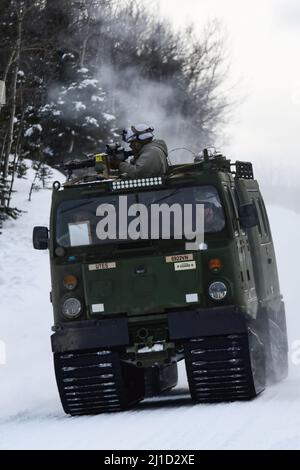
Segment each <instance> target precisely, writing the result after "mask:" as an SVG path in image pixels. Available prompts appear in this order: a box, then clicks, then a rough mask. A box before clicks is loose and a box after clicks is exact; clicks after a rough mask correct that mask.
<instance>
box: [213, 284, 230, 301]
mask: <svg viewBox="0 0 300 470" xmlns="http://www.w3.org/2000/svg"><path fill="white" fill-rule="evenodd" d="M227 293H228V289H227V286H226V284H224V282H221V281H217V282H213V283H212V284H210V286H209V289H208V294H209V296H210V297H211V298H212V299H213V300H223V299H225V297H226V295H227Z"/></svg>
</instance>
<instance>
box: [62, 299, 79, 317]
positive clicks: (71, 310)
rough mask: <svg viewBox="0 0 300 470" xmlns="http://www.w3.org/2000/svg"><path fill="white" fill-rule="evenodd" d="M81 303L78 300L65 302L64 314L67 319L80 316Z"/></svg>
mask: <svg viewBox="0 0 300 470" xmlns="http://www.w3.org/2000/svg"><path fill="white" fill-rule="evenodd" d="M80 312H81V303H80V301H79V300H78V299H75V298H70V299H67V300H65V301H64V303H63V306H62V313H63V314H64V316H65V317H67V318H76V317H78V316H79V315H80Z"/></svg>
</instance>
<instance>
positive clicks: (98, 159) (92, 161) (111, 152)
mask: <svg viewBox="0 0 300 470" xmlns="http://www.w3.org/2000/svg"><path fill="white" fill-rule="evenodd" d="M132 155H133V153H132V152H131V151H127V150H125V149H124V148H123V147H122V146H121V145H120V144H119V143H113V144H107V145H106V153H99V154H96V155H94V154H90V155H87V160H72V161H71V162H68V163H64V164H62V165H57V168H59V169H61V170H63V171H65V172H66V173H67V175H68V177H67V180H68V181H70V180H71V179H72V174H73V172H74V171H76V170H83V169H87V168H94V169H95V171H96V173H102V174H103V175H105V176H108V175H109V174H110V173H111V168H110V160H111V158H118V159H119V160H120V161H122V162H123V161H125V160H127V158H129V157H132Z"/></svg>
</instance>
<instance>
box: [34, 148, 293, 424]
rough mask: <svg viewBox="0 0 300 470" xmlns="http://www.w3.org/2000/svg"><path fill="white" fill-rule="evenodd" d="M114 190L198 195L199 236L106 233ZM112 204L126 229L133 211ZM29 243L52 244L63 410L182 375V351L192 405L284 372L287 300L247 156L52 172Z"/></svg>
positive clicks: (126, 398) (150, 388) (146, 197)
mask: <svg viewBox="0 0 300 470" xmlns="http://www.w3.org/2000/svg"><path fill="white" fill-rule="evenodd" d="M120 196H127V199H128V201H130V202H131V203H136V204H144V205H145V206H146V207H150V206H151V205H152V204H154V203H160V204H161V203H162V202H163V203H168V204H169V205H171V204H177V205H179V206H180V207H183V206H184V204H191V205H195V204H196V203H200V204H202V205H203V206H204V229H205V233H204V241H203V242H202V243H201V244H200V245H199V246H198V247H196V249H192V250H191V249H186V248H187V245H186V241H187V240H185V239H184V237H182V238H181V239H179V238H176V237H175V236H173V237H170V239H164V238H163V237H161V236H158V237H156V238H152V239H151V238H146V237H142V236H141V237H140V238H138V239H135V240H133V239H123V238H122V237H119V238H116V239H108V238H107V239H104V238H103V237H102V234H103V230H104V225H103V224H102V225H99V220H100V218H99V217H100V212H101V211H99V205H102V204H107V205H110V207H111V206H113V207H115V208H117V202H118V200H119V198H120ZM102 207H103V206H102ZM116 210H117V212H118V211H119V213H117V225H118V228H119V229H120V230H121V231H122V230H123V232H124V231H125V232H126V231H127V228H128V224H129V223H130V220H128V219H126V217H124V213H123V212H122V210H121V209H120V208H119V209H116ZM212 210H213V211H215V213H214V215H213V216H212ZM216 214H217V216H216ZM102 215H103V213H102ZM206 219H207V220H206ZM102 222H103V221H102ZM170 225H172V222H170ZM33 241H34V247H35V248H37V249H49V252H50V265H51V278H52V292H51V302H52V305H53V310H54V327H53V330H54V334H53V335H52V348H53V353H54V364H55V373H56V380H57V385H58V390H59V394H60V398H61V402H62V405H63V408H64V410H65V412H66V413H69V414H71V415H82V414H96V413H102V412H108V411H119V410H124V409H128V408H130V407H131V406H133V405H135V404H136V403H138V402H139V401H140V400H143V399H144V398H145V397H147V396H151V395H152V396H153V395H159V394H160V393H162V392H163V391H165V390H168V389H170V388H172V387H174V386H175V385H176V383H177V363H178V362H179V361H181V360H183V361H185V365H186V372H187V378H188V384H189V390H190V394H191V398H192V400H193V401H194V402H197V403H211V402H223V401H235V400H249V399H252V398H253V397H255V396H257V395H258V394H260V393H261V392H262V391H263V390H264V388H265V386H266V384H267V383H272V382H278V381H280V380H282V379H283V378H284V377H285V376H286V375H287V367H288V366H287V355H288V345H287V332H286V321H285V309H284V303H283V300H282V296H281V294H280V287H279V281H278V274H277V267H276V258H275V252H274V246H273V241H272V235H271V229H270V225H269V221H268V217H267V213H266V209H265V205H264V202H263V198H262V195H261V193H260V190H259V185H258V183H257V181H256V180H255V179H254V176H253V169H252V165H251V163H245V162H236V163H231V161H230V160H228V159H226V158H225V157H223V156H222V155H215V156H213V157H209V156H208V153H207V152H205V154H204V159H203V160H202V161H200V162H198V163H194V164H187V165H181V166H179V165H177V166H172V167H170V171H169V174H168V175H167V176H163V177H157V178H148V179H147V178H144V179H140V180H128V179H126V178H125V179H124V178H122V177H115V176H113V177H107V178H103V177H100V176H99V175H97V174H95V176H94V177H93V176H92V177H90V178H86V179H85V178H82V179H80V178H77V179H74V180H73V181H72V180H71V181H68V182H67V183H66V184H65V185H63V186H61V185H60V184H59V183H55V184H54V188H53V198H52V209H51V217H50V232H48V229H47V228H45V227H36V228H35V229H34V235H33Z"/></svg>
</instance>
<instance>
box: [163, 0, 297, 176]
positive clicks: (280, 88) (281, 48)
mask: <svg viewBox="0 0 300 470" xmlns="http://www.w3.org/2000/svg"><path fill="white" fill-rule="evenodd" d="M158 2H159V5H160V9H161V12H162V13H163V15H165V16H166V17H168V18H169V19H170V20H172V22H174V23H175V24H176V25H182V24H185V23H188V22H190V21H193V22H194V23H195V25H196V27H197V29H199V31H201V28H202V27H203V25H204V24H205V23H206V22H207V21H208V20H209V19H212V18H214V17H216V18H218V19H221V20H222V22H223V24H224V26H225V29H226V30H227V34H228V47H229V52H230V58H231V71H230V80H231V81H232V82H238V85H237V86H236V87H235V94H236V96H237V97H238V98H240V97H245V99H244V100H243V103H242V104H241V105H239V107H238V108H237V109H236V110H235V113H234V120H233V122H232V124H231V125H229V126H227V129H226V132H227V133H228V134H229V136H230V141H229V142H228V143H226V144H224V143H223V149H225V151H226V152H227V154H228V156H229V155H230V156H232V157H233V158H240V159H243V160H246V159H255V160H260V159H262V157H266V156H268V157H269V158H272V159H273V160H274V161H277V162H279V160H280V159H282V158H284V160H285V162H286V161H287V159H289V160H290V161H292V162H293V164H296V163H297V162H298V165H299V167H300V142H299V140H300V0H253V1H252V2H250V1H249V0H248V1H241V0H184V1H180V0H158ZM233 98H234V97H233ZM298 165H297V166H298Z"/></svg>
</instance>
